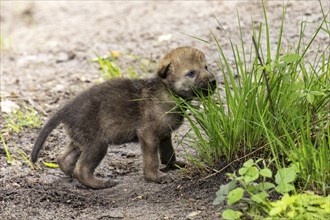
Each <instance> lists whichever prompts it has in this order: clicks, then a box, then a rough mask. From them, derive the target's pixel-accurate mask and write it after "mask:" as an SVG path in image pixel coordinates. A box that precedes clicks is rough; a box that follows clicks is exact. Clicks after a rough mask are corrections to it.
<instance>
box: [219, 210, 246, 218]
mask: <svg viewBox="0 0 330 220" xmlns="http://www.w3.org/2000/svg"><path fill="white" fill-rule="evenodd" d="M241 216H242V213H241V212H239V211H234V210H232V209H226V210H225V211H224V212H223V213H222V218H223V219H226V220H234V219H239V218H240V217H241Z"/></svg>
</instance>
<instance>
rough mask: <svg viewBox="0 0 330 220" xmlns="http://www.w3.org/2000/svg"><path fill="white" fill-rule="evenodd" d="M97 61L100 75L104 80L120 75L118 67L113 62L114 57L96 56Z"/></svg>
mask: <svg viewBox="0 0 330 220" xmlns="http://www.w3.org/2000/svg"><path fill="white" fill-rule="evenodd" d="M97 61H98V63H99V64H100V66H101V69H102V75H103V78H104V79H105V80H109V79H112V78H118V77H122V73H121V70H120V68H119V67H118V66H117V64H115V62H114V58H108V57H105V58H103V57H100V56H97Z"/></svg>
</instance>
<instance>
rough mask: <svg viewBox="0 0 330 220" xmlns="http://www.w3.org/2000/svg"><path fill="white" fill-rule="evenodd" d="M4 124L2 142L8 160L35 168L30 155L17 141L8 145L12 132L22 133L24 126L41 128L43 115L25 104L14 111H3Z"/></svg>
mask: <svg viewBox="0 0 330 220" xmlns="http://www.w3.org/2000/svg"><path fill="white" fill-rule="evenodd" d="M2 117H3V126H2V127H1V134H0V143H1V144H2V145H3V148H4V150H5V154H6V161H7V163H8V164H10V165H14V164H16V163H21V162H22V161H23V162H24V163H26V164H27V165H28V166H29V167H30V168H33V165H32V163H31V162H30V160H29V156H28V155H27V154H26V153H25V152H24V151H23V150H22V149H21V148H19V147H18V146H16V145H15V143H13V142H11V143H10V145H13V146H11V147H10V146H8V141H7V140H9V139H10V135H11V133H20V132H21V131H22V130H23V129H24V128H39V127H40V126H41V115H40V114H38V112H37V111H36V110H35V109H34V108H33V107H31V106H27V105H24V107H23V108H17V109H16V110H13V111H12V112H8V113H3V115H2Z"/></svg>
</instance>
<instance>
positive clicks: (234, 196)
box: [228, 187, 244, 205]
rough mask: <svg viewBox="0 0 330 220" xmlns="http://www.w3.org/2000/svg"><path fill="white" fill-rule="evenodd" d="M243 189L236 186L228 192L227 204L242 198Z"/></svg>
mask: <svg viewBox="0 0 330 220" xmlns="http://www.w3.org/2000/svg"><path fill="white" fill-rule="evenodd" d="M243 194H244V189H243V188H240V187H239V188H236V189H234V190H232V191H230V192H229V193H228V204H229V205H232V204H234V203H236V202H238V201H239V200H241V198H243Z"/></svg>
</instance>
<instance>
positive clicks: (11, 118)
mask: <svg viewBox="0 0 330 220" xmlns="http://www.w3.org/2000/svg"><path fill="white" fill-rule="evenodd" d="M3 117H4V129H5V130H8V131H13V132H15V133H19V132H20V131H21V130H22V129H23V128H25V127H27V128H38V127H40V126H41V116H40V115H39V114H38V112H37V111H36V110H35V109H34V108H32V107H27V106H24V108H23V109H22V110H21V109H16V110H14V111H13V112H11V113H8V114H7V113H5V114H4V116H3Z"/></svg>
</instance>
